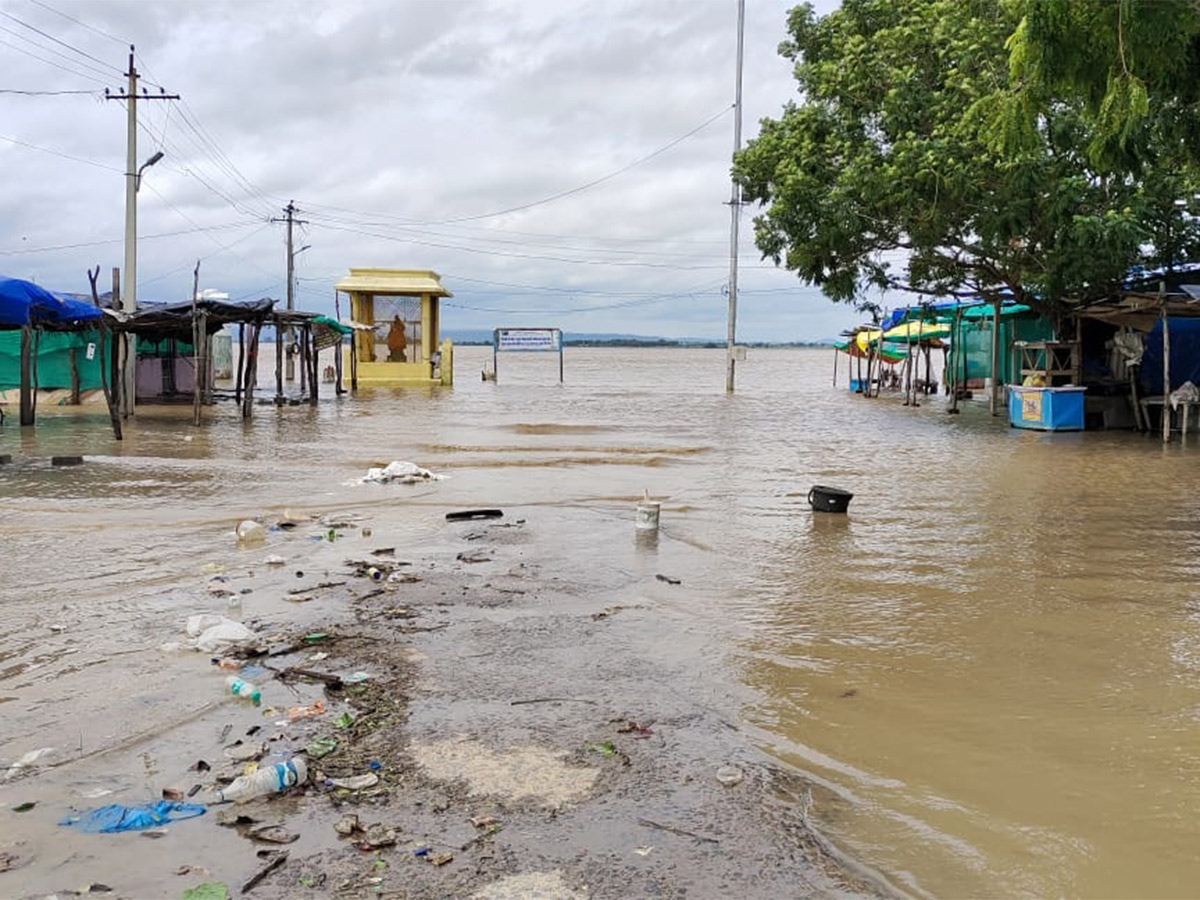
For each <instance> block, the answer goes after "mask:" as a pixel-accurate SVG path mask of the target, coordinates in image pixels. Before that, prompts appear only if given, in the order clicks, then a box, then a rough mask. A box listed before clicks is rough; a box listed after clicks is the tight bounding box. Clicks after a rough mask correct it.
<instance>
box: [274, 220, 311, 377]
mask: <svg viewBox="0 0 1200 900" xmlns="http://www.w3.org/2000/svg"><path fill="white" fill-rule="evenodd" d="M283 211H284V214H285V215H286V218H283V219H272V220H271V221H272V222H287V308H288V312H292V311H293V310H294V309H295V308H296V251H294V250H293V249H292V246H293V243H292V226H294V225H307V224H308V222H306V221H305V220H303V219H297V218H296V213H298V212H299V211H300V210H298V209H297V208H296V201H295V200H289V201H288V205H287V206H285V207H284V208H283ZM303 249H308V248H307V247H306V248H303ZM295 341H296V338H295V332H294V331H293V329H292V326H291V325H289V326H288V329H287V376H286V377H287V380H288V381H295V380H296V358H295V354H294V353H293V352H292V347H293V345H294V344H295Z"/></svg>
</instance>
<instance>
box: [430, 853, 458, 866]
mask: <svg viewBox="0 0 1200 900" xmlns="http://www.w3.org/2000/svg"><path fill="white" fill-rule="evenodd" d="M426 858H427V859H428V860H429V862H431V863H433V864H434V865H435V866H444V865H445V864H446V863H448V862H451V861H452V860H453V859H454V854H453V853H439V854H438V855H437V856H430V857H426Z"/></svg>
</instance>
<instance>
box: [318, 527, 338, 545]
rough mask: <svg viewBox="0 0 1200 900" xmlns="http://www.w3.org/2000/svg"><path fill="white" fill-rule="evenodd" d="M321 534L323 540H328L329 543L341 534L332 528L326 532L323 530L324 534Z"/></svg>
mask: <svg viewBox="0 0 1200 900" xmlns="http://www.w3.org/2000/svg"><path fill="white" fill-rule="evenodd" d="M322 536H323V537H324V538H325V540H327V541H329V543H331V544H332V543H333V542H334V541H336V540H337V539H338V538H340V537H341V535H340V534H338V533H337V532H336V531H334V530H333V529H332V528H330V529H329V530H328V531H327V532H325V534H324V535H322Z"/></svg>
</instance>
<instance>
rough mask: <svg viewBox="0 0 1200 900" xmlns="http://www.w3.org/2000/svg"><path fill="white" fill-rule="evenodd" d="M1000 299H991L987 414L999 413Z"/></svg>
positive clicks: (995, 414)
mask: <svg viewBox="0 0 1200 900" xmlns="http://www.w3.org/2000/svg"><path fill="white" fill-rule="evenodd" d="M999 381H1000V300H999V298H997V299H995V300H993V301H992V389H991V391H989V393H988V415H991V416H998V415H1000V403H999V401H998V396H999V392H1000V385H999Z"/></svg>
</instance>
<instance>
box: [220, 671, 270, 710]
mask: <svg viewBox="0 0 1200 900" xmlns="http://www.w3.org/2000/svg"><path fill="white" fill-rule="evenodd" d="M225 683H226V684H227V685H229V693H231V694H233V696H235V697H237V698H238V699H239V700H249V701H250V702H251V703H253V704H254V705H255V706H258V705H259V704H260V703H262V692H261V691H259V689H258V688H256V687H255V686H254V685H252V684H251V683H250V682H248V681H246V680H244V679H242V678H239V677H238V676H237V675H230V676H229V677H228V678H226V679H225Z"/></svg>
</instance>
